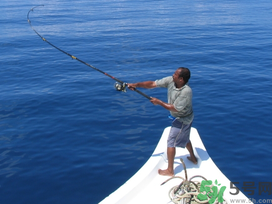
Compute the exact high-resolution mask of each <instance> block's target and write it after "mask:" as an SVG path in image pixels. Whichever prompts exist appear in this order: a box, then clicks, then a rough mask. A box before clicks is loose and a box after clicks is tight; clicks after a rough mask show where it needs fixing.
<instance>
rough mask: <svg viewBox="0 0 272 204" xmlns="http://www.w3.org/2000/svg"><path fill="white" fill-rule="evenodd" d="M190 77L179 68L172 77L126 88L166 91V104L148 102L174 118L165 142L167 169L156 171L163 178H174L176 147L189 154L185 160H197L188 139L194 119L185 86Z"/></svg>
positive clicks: (190, 100)
mask: <svg viewBox="0 0 272 204" xmlns="http://www.w3.org/2000/svg"><path fill="white" fill-rule="evenodd" d="M190 76H191V74H190V70H189V69H188V68H185V67H180V68H178V69H177V70H176V71H175V73H174V74H173V76H172V77H171V76H169V77H165V78H163V79H160V80H156V81H145V82H138V83H133V84H128V88H129V89H131V90H134V89H135V88H137V87H140V88H146V89H151V88H155V87H164V88H167V89H168V103H165V102H163V101H161V100H159V99H157V98H153V97H152V98H151V100H150V101H151V102H152V103H153V104H154V105H161V106H162V107H163V108H165V109H167V110H169V111H170V113H171V115H172V116H173V117H174V118H175V120H174V121H173V122H172V126H171V130H170V133H169V136H168V140H167V158H168V168H167V169H165V170H161V169H159V170H158V173H159V174H160V175H163V176H174V158H175V154H176V147H182V148H185V147H186V148H187V149H188V151H189V153H190V156H189V157H187V158H188V159H189V160H190V161H191V162H193V163H194V164H197V159H196V157H195V155H194V152H193V148H192V144H191V142H190V139H189V136H190V130H191V126H192V122H193V119H194V114H193V108H192V89H191V88H190V87H189V85H188V84H187V82H188V81H189V79H190Z"/></svg>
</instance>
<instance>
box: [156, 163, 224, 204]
mask: <svg viewBox="0 0 272 204" xmlns="http://www.w3.org/2000/svg"><path fill="white" fill-rule="evenodd" d="M180 161H181V163H182V165H183V167H184V172H185V179H184V178H183V177H180V176H173V177H171V178H169V179H167V180H166V181H164V182H163V183H162V184H161V185H164V184H165V183H167V182H168V181H170V180H172V179H174V178H179V179H182V182H181V183H180V184H179V185H176V186H173V187H172V188H171V189H170V190H169V192H168V195H169V198H170V199H171V201H172V202H173V203H175V204H203V203H206V204H208V203H209V201H210V199H211V196H209V195H210V193H211V194H213V191H212V187H213V185H206V186H207V187H210V192H208V193H207V195H208V196H207V199H206V200H199V199H198V198H197V196H198V194H200V193H201V192H200V186H201V182H199V181H193V179H195V178H201V179H203V180H205V181H207V179H206V178H205V177H203V176H201V175H196V176H193V177H191V178H190V179H189V180H188V177H187V170H186V166H185V163H184V161H183V159H180ZM216 193H217V192H216ZM213 204H219V201H218V198H216V200H215V201H214V202H213ZM223 204H227V201H226V200H225V199H224V201H223Z"/></svg>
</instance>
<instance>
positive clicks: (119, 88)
mask: <svg viewBox="0 0 272 204" xmlns="http://www.w3.org/2000/svg"><path fill="white" fill-rule="evenodd" d="M40 6H44V5H39V6H35V7H33V8H32V9H30V10H29V11H28V13H27V21H28V23H29V25H30V27H31V28H32V30H33V31H34V32H35V33H36V34H37V35H38V36H39V37H40V38H41V39H42V40H43V41H45V42H47V43H48V44H49V45H51V46H52V47H54V48H56V49H57V50H59V51H60V52H62V53H64V54H66V55H68V56H70V57H71V58H72V59H74V60H77V61H79V62H81V63H82V64H85V65H87V66H88V67H91V68H92V69H94V70H96V71H98V72H100V73H102V74H104V75H106V76H108V77H110V78H112V79H113V80H115V81H116V83H115V85H114V86H115V89H116V90H117V91H123V92H126V87H127V83H125V82H123V81H121V80H120V79H117V78H115V77H113V76H111V75H109V74H107V73H106V72H104V71H102V70H100V69H98V68H96V67H94V66H92V65H90V64H88V63H86V62H84V61H83V60H80V59H79V58H77V57H75V56H74V55H71V54H70V53H68V52H65V51H64V50H62V49H60V48H59V47H57V46H55V45H54V44H52V43H50V42H49V41H48V40H46V39H45V38H44V37H43V36H41V35H40V34H39V33H38V32H37V31H36V30H35V29H34V27H33V26H32V24H31V21H30V19H29V14H30V12H31V11H34V9H35V8H37V7H40ZM133 90H134V91H136V92H137V93H139V94H141V95H142V96H144V97H145V98H147V99H148V100H151V97H150V96H148V95H146V94H144V93H143V92H141V91H139V90H137V89H136V88H134V89H133Z"/></svg>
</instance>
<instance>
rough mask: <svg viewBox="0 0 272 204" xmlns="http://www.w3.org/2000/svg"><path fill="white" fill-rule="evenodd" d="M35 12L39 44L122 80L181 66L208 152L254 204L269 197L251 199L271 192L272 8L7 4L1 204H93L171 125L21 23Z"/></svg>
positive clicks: (120, 1)
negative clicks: (263, 185) (186, 72)
mask: <svg viewBox="0 0 272 204" xmlns="http://www.w3.org/2000/svg"><path fill="white" fill-rule="evenodd" d="M41 4H44V5H45V6H44V7H38V8H36V9H35V10H34V12H31V13H30V19H31V22H32V25H33V26H34V28H35V29H36V30H37V31H38V32H39V33H40V34H41V35H42V36H43V37H45V38H46V39H47V40H48V41H50V42H51V43H53V44H55V45H56V46H58V47H60V48H61V49H63V50H65V51H66V52H68V53H70V54H72V55H74V56H76V57H78V58H80V59H81V60H83V61H85V62H87V63H89V64H91V65H93V66H95V67H97V68H98V69H101V70H103V71H105V72H107V73H109V74H111V75H113V76H114V77H116V78H119V79H121V80H123V81H125V82H138V81H143V80H144V81H145V80H155V79H159V78H162V77H165V76H168V75H172V74H173V72H174V71H175V70H176V68H178V67H180V66H185V67H188V68H189V69H190V70H191V73H192V77H191V79H190V86H191V87H192V89H193V93H194V99H193V105H194V112H195V120H194V123H193V126H194V127H195V128H197V130H198V132H199V134H200V136H201V138H202V140H203V142H204V145H205V147H206V149H207V151H208V153H209V154H210V156H211V157H212V159H213V160H214V162H215V163H216V165H217V166H218V167H219V168H220V169H221V171H222V172H223V173H224V174H225V175H226V176H227V177H228V178H229V179H230V180H232V181H233V182H239V183H238V184H236V185H237V186H238V187H239V188H240V190H241V191H243V192H244V193H245V195H247V196H248V197H249V198H254V199H261V198H271V195H269V192H268V191H267V192H261V193H259V191H258V190H259V184H260V183H261V182H268V183H269V184H271V183H272V173H271V172H272V165H271V162H272V159H271V154H272V150H271V144H272V143H271V130H272V128H271V121H272V116H271V113H272V102H271V101H272V96H271V91H272V80H271V76H272V69H271V67H272V58H271V56H272V34H271V30H272V22H271V17H272V14H271V11H272V3H271V1H269V0H260V1H253V0H249V1H244V0H242V1H211V0H205V1H185V0H181V1H173V0H170V1H161V0H160V1H154V0H146V1H141V0H140V1H134V0H130V1H129V0H116V1H110V0H102V1H101V0H100V1H97V0H96V1H87V0H79V1H75V2H71V1H67V0H54V1H52V0H48V1H41V0H33V1H28V0H27V1H18V0H9V1H7V0H3V1H1V6H0V12H1V14H0V16H1V17H0V27H1V30H0V53H1V55H0V67H1V68H0V76H1V80H0V93H1V94H0V203H3V204H9V203H65V204H68V203H98V202H99V201H101V200H102V199H103V198H104V197H106V196H108V195H109V194H110V193H111V192H113V191H114V190H116V189H117V188H118V187H119V186H120V185H122V184H123V183H124V182H125V181H126V180H128V179H129V178H130V177H131V176H132V175H133V174H134V173H135V172H137V171H138V169H139V168H140V167H141V166H142V165H143V164H144V163H145V162H146V161H147V159H148V158H149V156H150V155H151V154H152V152H153V150H154V148H155V147H156V145H157V142H158V141H159V139H160V136H161V133H162V131H163V129H164V128H165V127H167V126H169V125H170V121H168V118H167V116H168V112H167V111H166V110H164V109H163V108H162V107H159V106H154V105H153V104H151V103H150V102H149V101H148V100H147V99H146V98H144V97H142V96H141V95H139V94H137V93H135V92H132V91H127V92H126V93H122V92H117V91H116V90H115V89H114V87H113V84H114V80H112V79H111V78H109V77H107V76H105V75H103V74H101V73H99V72H97V71H95V70H93V69H91V68H89V67H87V66H85V65H83V64H81V63H79V62H78V61H76V60H72V59H71V58H70V57H68V56H67V55H65V54H63V53H61V52H59V51H58V50H56V49H54V48H53V47H51V46H50V45H48V44H47V43H45V42H44V41H42V40H41V38H39V37H38V36H37V35H36V34H35V33H34V32H33V30H32V29H31V27H30V26H29V25H28V22H27V19H26V15H27V13H28V11H29V10H30V9H31V8H32V7H34V6H37V5H41ZM141 91H143V92H144V93H146V94H148V95H150V96H153V97H157V98H160V99H162V100H164V101H166V90H164V89H152V90H141ZM243 182H254V183H253V184H254V187H255V189H253V190H254V192H253V195H249V194H250V192H249V191H247V189H243V187H244V185H243ZM268 190H269V189H268ZM270 190H271V188H270Z"/></svg>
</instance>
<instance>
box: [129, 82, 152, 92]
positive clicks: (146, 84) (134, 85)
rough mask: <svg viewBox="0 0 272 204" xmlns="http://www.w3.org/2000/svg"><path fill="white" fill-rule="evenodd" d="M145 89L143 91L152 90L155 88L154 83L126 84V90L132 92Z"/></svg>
mask: <svg viewBox="0 0 272 204" xmlns="http://www.w3.org/2000/svg"><path fill="white" fill-rule="evenodd" d="M137 87H139V88H145V89H152V88H155V87H157V85H156V82H155V81H144V82H138V83H134V84H128V88H129V89H131V90H133V89H135V88H137Z"/></svg>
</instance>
